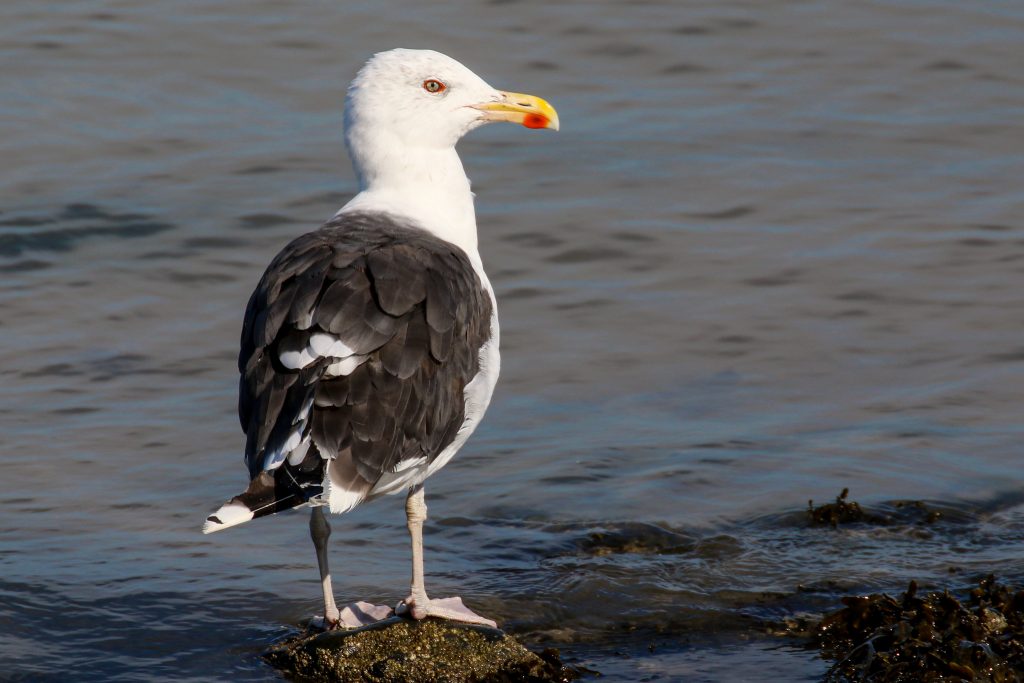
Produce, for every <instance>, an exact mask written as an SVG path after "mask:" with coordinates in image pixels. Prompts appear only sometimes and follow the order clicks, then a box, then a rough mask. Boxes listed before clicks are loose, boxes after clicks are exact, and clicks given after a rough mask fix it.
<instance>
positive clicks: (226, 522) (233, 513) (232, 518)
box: [203, 503, 253, 534]
mask: <svg viewBox="0 0 1024 683" xmlns="http://www.w3.org/2000/svg"><path fill="white" fill-rule="evenodd" d="M252 516H253V515H252V510H250V509H249V508H247V507H246V506H244V505H242V504H241V503H225V504H224V505H221V506H220V508H219V509H218V510H217V511H216V512H214V513H213V514H212V515H210V516H209V517H207V518H206V523H205V524H203V533H204V534H212V533H213V532H214V531H221V530H222V529H227V528H228V527H233V526H238V525H239V524H243V523H245V522H248V521H249V520H250V519H252Z"/></svg>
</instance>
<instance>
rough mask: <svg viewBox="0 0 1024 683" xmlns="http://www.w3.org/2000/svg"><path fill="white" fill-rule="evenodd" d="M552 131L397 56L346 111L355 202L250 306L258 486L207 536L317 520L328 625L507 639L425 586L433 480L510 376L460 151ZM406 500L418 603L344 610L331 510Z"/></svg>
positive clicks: (525, 110) (514, 99)
mask: <svg viewBox="0 0 1024 683" xmlns="http://www.w3.org/2000/svg"><path fill="white" fill-rule="evenodd" d="M496 121H506V122H512V123H518V124H521V125H523V126H525V127H527V128H547V129H553V130H558V114H557V113H556V112H555V109H554V108H553V107H552V106H551V105H550V104H548V103H547V102H546V101H545V100H543V99H541V98H539V97H535V96H532V95H524V94H520V93H513V92H505V91H501V90H496V89H494V88H493V87H491V86H490V85H488V84H487V83H486V82H485V81H484V80H483V79H481V78H480V77H479V76H477V75H476V74H475V73H473V72H472V71H470V70H469V69H468V68H466V67H465V66H463V65H462V64H460V63H459V62H457V61H456V60H454V59H452V58H451V57H448V56H446V55H443V54H441V53H439V52H434V51H432V50H408V49H395V50H390V51H387V52H381V53H378V54H376V55H374V56H373V57H372V58H371V59H370V60H369V61H368V62H366V64H365V65H364V66H363V67H362V68H361V69H360V71H359V73H358V74H357V75H356V77H355V79H354V80H353V81H352V84H351V85H350V86H349V89H348V93H347V97H346V99H345V143H346V146H347V148H348V152H349V156H350V157H351V159H352V165H353V167H354V169H355V173H356V176H357V178H358V181H359V193H358V194H357V195H356V196H355V197H354V198H353V199H352V200H351V201H350V202H348V204H346V205H345V206H343V207H342V208H341V209H340V210H339V211H338V212H337V213H336V214H335V215H334V217H333V218H331V219H330V220H329V221H328V222H327V223H325V224H324V225H323V226H322V227H320V228H319V229H318V230H315V231H313V232H310V233H307V234H304V235H302V236H300V237H297V238H296V239H294V240H292V241H291V242H290V243H289V244H288V245H287V246H285V247H284V249H283V250H282V251H281V252H280V253H279V254H278V255H277V256H276V257H275V258H274V259H273V261H271V263H270V265H269V266H268V267H267V269H266V272H264V273H263V277H262V278H261V279H260V281H259V284H258V285H257V286H256V290H255V291H254V292H253V293H252V296H251V297H250V299H249V304H248V306H247V308H246V311H245V318H244V322H243V324H242V337H241V351H240V352H239V356H238V369H239V372H240V373H241V377H240V382H239V399H238V414H239V419H240V421H241V423H242V430H243V431H244V432H245V435H246V444H245V462H246V465H247V466H248V469H249V477H250V482H249V486H248V488H247V489H246V490H245V491H244V492H243V493H240V494H239V495H237V496H235V497H233V498H231V499H230V500H229V501H228V502H226V503H225V504H224V505H222V506H221V507H220V508H219V509H217V510H216V511H215V512H214V513H213V514H211V515H210V516H209V517H207V519H206V523H205V524H204V526H203V533H211V532H214V531H220V530H222V529H226V528H228V527H233V526H236V525H238V524H242V523H244V522H248V521H249V520H252V519H255V518H257V517H263V516H266V515H270V514H274V513H276V512H281V511H283V510H288V509H291V508H296V507H306V506H308V507H311V508H312V512H311V516H310V521H309V529H310V536H311V538H312V540H313V545H314V547H315V549H316V556H317V564H318V565H319V570H320V579H321V584H322V588H323V596H324V616H323V620H322V623H323V625H324V626H325V627H326V628H336V627H342V628H350V627H359V626H363V625H366V624H369V623H373V622H374V621H376V620H379V619H382V618H385V617H388V616H390V615H391V614H393V613H396V614H398V615H401V616H406V617H411V618H413V619H417V620H419V619H424V618H426V617H439V618H444V619H451V620H455V621H462V622H466V623H472V624H483V625H487V626H490V627H495V626H496V624H495V622H494V621H492V620H490V619H487V618H485V617H482V616H480V615H478V614H476V613H474V612H473V611H472V610H470V609H469V608H467V607H466V606H465V604H464V603H463V602H462V600H461V598H459V597H452V598H442V599H431V598H429V597H428V596H427V592H426V588H425V586H424V579H423V522H424V521H425V520H426V518H427V506H426V502H425V498H424V488H423V483H424V481H425V480H426V479H427V478H428V477H429V476H430V475H432V474H434V473H435V472H437V471H438V470H439V469H441V468H442V467H444V466H445V465H446V464H447V463H448V462H449V461H450V460H451V459H452V457H453V456H454V455H455V454H456V453H457V452H458V450H459V449H460V448H461V447H462V446H463V444H465V443H466V440H467V439H468V438H469V436H470V434H472V433H473V430H475V429H476V427H477V425H478V424H479V423H480V420H481V418H483V415H484V412H485V411H486V409H487V406H488V404H489V403H490V400H491V394H492V392H493V391H494V386H495V383H496V382H497V379H498V371H499V368H500V363H501V361H500V356H499V353H498V340H499V333H498V315H497V302H496V300H495V298H494V290H493V289H492V287H491V284H490V282H489V281H488V279H487V274H486V273H485V272H484V269H483V265H482V262H481V259H480V252H479V250H478V247H477V228H476V215H475V213H474V209H473V196H474V195H473V193H472V192H471V191H470V182H469V179H468V178H467V177H466V173H465V171H464V170H463V167H462V162H461V160H460V159H459V155H458V153H457V152H456V151H455V145H456V143H457V142H458V141H459V139H461V138H462V136H464V135H465V134H466V133H468V132H469V131H471V130H473V129H474V128H477V127H479V126H481V125H483V124H485V123H491V122H496ZM400 493H405V494H406V499H405V511H406V517H407V522H408V529H409V535H410V539H411V543H412V580H411V585H410V591H409V596H408V597H406V598H405V599H404V600H402V601H401V602H400V603H399V604H398V606H397V607H396V608H395V609H394V610H391V609H390V608H387V607H383V606H378V605H373V604H371V603H368V602H362V601H360V602H356V603H353V604H351V605H348V606H346V607H345V608H344V609H343V610H339V609H338V607H337V605H336V603H335V601H334V593H333V589H332V586H331V575H330V570H329V567H328V557H327V555H328V553H327V541H328V537H329V536H330V533H331V528H330V525H329V523H328V521H327V518H326V516H325V514H324V508H327V509H329V511H330V512H331V513H334V514H341V513H344V512H347V511H349V510H352V509H353V508H355V507H356V506H357V505H360V504H362V503H365V502H367V501H370V500H373V499H375V498H378V497H380V496H383V495H389V494H400Z"/></svg>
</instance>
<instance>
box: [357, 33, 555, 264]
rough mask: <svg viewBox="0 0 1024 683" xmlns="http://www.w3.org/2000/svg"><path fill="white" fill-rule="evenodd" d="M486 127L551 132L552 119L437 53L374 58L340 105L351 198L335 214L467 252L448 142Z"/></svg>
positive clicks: (462, 187)
mask: <svg viewBox="0 0 1024 683" xmlns="http://www.w3.org/2000/svg"><path fill="white" fill-rule="evenodd" d="M496 121H507V122H512V123H519V124H521V125H523V126H526V127H527V128H551V129H554V130H558V114H557V113H556V112H555V110H554V108H553V107H552V106H551V105H550V104H548V103H547V102H546V101H544V100H543V99H541V98H539V97H534V96H532V95H524V94H521V93H512V92H506V91H502V90H497V89H495V88H493V87H492V86H490V85H489V84H488V83H487V82H486V81H484V80H483V79H482V78H480V77H479V76H477V75H476V74H475V73H473V72H472V71H470V70H469V69H467V68H466V67H465V66H463V65H462V64H460V63H459V62H457V61H455V60H454V59H452V58H451V57H448V56H446V55H443V54H441V53H440V52H435V51H433V50H407V49H396V50H389V51H387V52H381V53H378V54H376V55H374V56H373V57H372V58H371V59H370V60H369V61H368V62H367V63H366V64H365V65H364V66H363V68H362V69H360V71H359V73H358V74H357V75H356V77H355V79H354V80H353V81H352V85H351V86H349V89H348V96H347V97H346V100H345V143H346V145H347V146H348V150H349V155H350V156H351V157H352V164H353V166H354V168H355V171H356V175H357V176H358V179H359V186H360V187H359V189H360V193H359V195H357V196H356V197H355V198H354V199H353V200H352V201H351V202H349V204H347V205H346V206H345V207H344V208H343V209H342V212H348V211H360V210H376V211H386V212H390V213H394V214H397V215H400V216H405V217H407V218H410V219H413V220H415V221H416V222H418V223H420V224H421V225H422V226H423V227H425V228H426V229H428V230H430V231H431V232H434V233H435V234H438V235H439V236H440V237H442V238H444V239H448V240H449V241H452V242H454V243H456V244H458V245H459V246H461V247H463V248H464V249H465V250H466V251H467V252H470V253H472V252H475V250H476V218H475V215H474V213H473V195H472V193H471V192H470V189H469V180H468V178H466V174H465V171H464V170H463V167H462V162H461V161H460V160H459V157H458V154H456V152H455V144H456V143H457V142H458V141H459V139H460V138H462V136H463V135H465V134H466V133H468V132H469V131H471V130H473V129H474V128H477V127H479V126H481V125H483V124H485V123H490V122H496Z"/></svg>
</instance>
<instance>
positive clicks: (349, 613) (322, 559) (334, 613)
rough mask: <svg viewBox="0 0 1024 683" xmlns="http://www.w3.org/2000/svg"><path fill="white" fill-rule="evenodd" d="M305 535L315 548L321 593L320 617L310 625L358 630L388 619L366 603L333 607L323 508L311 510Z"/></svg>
mask: <svg viewBox="0 0 1024 683" xmlns="http://www.w3.org/2000/svg"><path fill="white" fill-rule="evenodd" d="M309 535H310V536H311V537H312V539H313V545H314V546H315V547H316V561H317V564H318V565H319V566H320V585H321V587H322V588H323V590H324V616H323V617H322V618H321V617H317V618H315V619H313V624H314V625H315V626H317V627H319V628H323V629H324V630H331V629H335V628H358V627H360V626H366V625H368V624H372V623H374V622H375V621H380V620H381V619H384V618H386V617H389V616H391V614H392V612H391V608H390V607H385V606H383V605H372V604H370V603H368V602H354V603H352V604H351V605H348V606H346V607H345V608H344V609H342V610H341V611H339V610H338V606H337V605H335V604H334V590H333V589H332V588H331V571H330V569H329V568H328V567H327V539H328V538H330V536H331V526H330V525H329V524H328V523H327V518H326V517H324V512H323V508H320V507H314V508H313V513H312V514H311V515H310V517H309Z"/></svg>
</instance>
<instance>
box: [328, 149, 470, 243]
mask: <svg viewBox="0 0 1024 683" xmlns="http://www.w3.org/2000/svg"><path fill="white" fill-rule="evenodd" d="M348 143H349V154H350V155H351V157H352V165H353V167H354V168H355V171H356V175H357V176H358V178H359V190H360V191H359V194H357V195H356V196H355V197H353V198H352V201H350V202H349V203H348V204H346V205H345V206H344V207H342V208H341V210H340V211H339V212H338V213H339V214H343V213H349V212H353V211H383V212H386V213H390V214H393V215H396V216H400V217H403V218H408V219H410V220H412V221H414V222H415V223H417V224H419V225H420V226H421V227H423V228H424V229H426V230H429V231H430V232H431V233H433V234H435V235H437V236H438V237H440V238H441V239H443V240H447V241H448V242H452V243H454V244H456V245H458V246H459V247H461V248H462V249H463V250H464V251H465V252H466V253H467V254H469V255H470V256H475V255H476V254H477V236H476V213H475V212H474V210H473V193H472V192H471V191H470V189H469V178H467V177H466V172H465V170H464V169H463V168H462V161H461V160H460V159H459V155H458V153H456V151H455V148H454V147H443V148H441V147H419V146H405V145H401V144H399V143H398V141H396V140H390V139H386V138H385V139H381V138H380V137H376V138H371V137H369V136H360V137H359V138H358V139H357V138H356V137H355V136H352V135H350V136H349V138H348Z"/></svg>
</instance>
